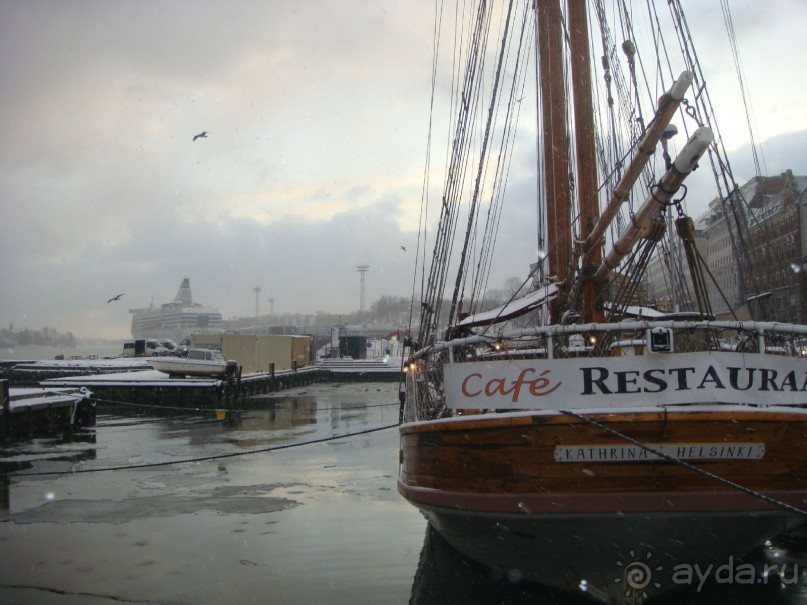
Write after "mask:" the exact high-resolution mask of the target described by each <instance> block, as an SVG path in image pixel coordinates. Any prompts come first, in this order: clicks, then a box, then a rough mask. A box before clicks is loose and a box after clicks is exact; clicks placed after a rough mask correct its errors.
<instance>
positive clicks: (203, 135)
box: [193, 130, 207, 141]
mask: <svg viewBox="0 0 807 605" xmlns="http://www.w3.org/2000/svg"><path fill="white" fill-rule="evenodd" d="M206 138H207V131H206V130H205V131H203V132H200V133H199V134H197V135H195V136H194V137H193V140H194V141H195V140H196V139H206Z"/></svg>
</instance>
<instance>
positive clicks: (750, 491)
mask: <svg viewBox="0 0 807 605" xmlns="http://www.w3.org/2000/svg"><path fill="white" fill-rule="evenodd" d="M558 411H559V412H560V413H561V414H566V415H568V416H573V417H574V418H578V419H579V420H582V421H584V422H587V423H588V424H591V425H592V426H596V427H597V428H599V429H602V430H603V431H605V432H606V433H609V434H611V435H614V436H615V437H619V438H620V439H624V440H625V441H627V442H628V443H631V444H633V445H635V446H638V447H640V448H642V449H643V450H646V451H648V452H650V453H651V454H655V455H656V456H658V457H659V458H664V459H665V460H667V461H669V462H674V463H675V464H679V465H681V466H683V467H685V468H688V469H689V470H692V471H695V472H696V473H700V474H701V475H703V476H705V477H709V478H710V479H714V480H715V481H717V482H719V483H722V484H723V485H726V486H728V487H731V488H734V489H736V490H739V491H741V492H743V493H745V494H748V495H749V496H753V497H755V498H759V499H760V500H764V501H765V502H767V503H768V504H773V505H774V506H778V507H779V508H783V509H785V510H788V511H790V512H793V513H798V514H799V515H804V516H807V511H805V510H802V509H800V508H797V507H795V506H792V505H790V504H788V503H787V502H782V501H781V500H777V499H776V498H771V497H770V496H766V495H765V494H762V493H760V492H758V491H756V490H753V489H750V488H748V487H745V486H743V485H740V484H739V483H734V481H731V480H729V479H726V478H725V477H721V476H720V475H715V474H714V473H710V472H709V471H707V470H705V469H702V468H700V467H699V466H695V465H694V464H690V463H689V462H686V461H685V460H681V459H680V458H676V457H674V456H670V455H669V454H665V453H664V452H662V451H660V450H657V449H656V448H654V447H653V446H650V445H647V444H645V443H641V442H640V441H637V440H636V439H634V438H633V437H628V436H627V435H625V434H624V433H620V432H619V431H616V430H614V429H612V428H610V427H608V426H605V425H604V424H602V423H601V422H597V421H596V420H594V419H593V418H588V417H586V416H583V415H582V414H578V413H577V412H572V411H570V410H558Z"/></svg>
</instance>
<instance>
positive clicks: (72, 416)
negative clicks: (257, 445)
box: [0, 360, 401, 438]
mask: <svg viewBox="0 0 807 605" xmlns="http://www.w3.org/2000/svg"><path fill="white" fill-rule="evenodd" d="M351 361H352V360H351ZM0 363H2V362H0ZM0 373H1V374H2V376H3V378H4V379H2V380H0V383H2V384H3V388H4V392H3V400H2V401H3V415H2V417H0V420H1V421H2V424H0V437H2V438H28V437H31V436H35V435H40V434H50V435H53V434H56V433H61V432H65V431H70V430H73V429H75V428H78V427H81V426H94V424H95V411H96V406H98V407H99V408H100V409H105V408H107V409H109V407H119V406H120V405H127V404H129V405H135V406H138V405H139V406H144V407H145V408H148V413H153V414H155V415H161V414H162V413H168V414H174V413H176V410H177V408H180V409H188V410H191V409H192V410H209V411H210V412H214V413H215V414H216V416H217V418H220V419H225V418H227V417H228V413H229V411H231V410H241V409H245V408H247V409H248V408H250V407H251V406H253V405H260V403H258V400H259V399H260V396H261V395H266V394H269V393H274V392H278V391H283V390H286V389H292V388H298V387H304V386H306V385H310V384H313V383H318V382H331V381H337V382H354V381H364V382H367V381H394V380H399V379H400V377H401V369H400V367H398V366H397V364H389V363H380V362H377V361H363V360H356V361H353V362H352V363H351V362H350V361H348V360H337V361H336V362H335V363H334V362H331V363H325V364H322V363H317V364H314V365H307V366H303V367H301V368H297V367H295V366H294V364H293V367H292V369H290V370H282V371H275V370H274V365H273V364H270V370H269V372H258V373H251V374H244V375H242V373H241V368H240V367H238V368H236V367H235V366H234V365H233V366H231V367H230V368H229V369H228V372H227V374H226V375H225V376H224V377H222V378H176V377H169V376H168V375H167V374H164V373H162V372H159V371H157V370H154V369H151V367H150V366H148V369H146V368H145V367H144V365H143V363H142V362H141V361H140V360H136V361H134V363H127V362H124V361H120V362H117V363H112V362H107V363H100V362H98V361H97V360H84V363H74V364H70V366H69V367H68V366H67V364H64V363H61V364H58V363H56V364H50V363H42V362H22V363H17V364H15V365H14V364H7V365H6V366H5V367H4V368H2V369H0ZM12 384H13V385H14V388H10V385H12Z"/></svg>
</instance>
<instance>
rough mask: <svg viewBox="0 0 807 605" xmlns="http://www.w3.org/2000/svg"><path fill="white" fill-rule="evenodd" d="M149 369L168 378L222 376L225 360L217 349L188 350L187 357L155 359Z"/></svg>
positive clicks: (225, 369) (225, 368) (225, 366)
mask: <svg viewBox="0 0 807 605" xmlns="http://www.w3.org/2000/svg"><path fill="white" fill-rule="evenodd" d="M149 363H150V364H151V367H152V368H154V369H155V370H159V371H160V372H165V373H166V374H168V375H169V376H205V377H209V376H224V374H225V373H226V371H227V360H226V359H224V355H222V353H221V351H219V350H217V349H188V356H187V357H155V358H153V359H150V360H149Z"/></svg>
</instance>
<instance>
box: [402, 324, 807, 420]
mask: <svg viewBox="0 0 807 605" xmlns="http://www.w3.org/2000/svg"><path fill="white" fill-rule="evenodd" d="M703 351H720V352H723V353H726V352H728V353H737V354H747V353H755V354H758V353H764V354H767V355H781V356H787V357H798V358H803V359H804V360H805V361H807V325H801V324H786V323H777V322H728V321H726V322H721V321H625V322H616V323H608V324H575V325H569V326H536V327H532V328H521V329H516V330H508V331H500V332H497V333H495V334H469V335H467V336H463V337H459V338H454V339H452V340H449V341H443V342H437V343H435V344H433V345H430V346H428V347H425V348H422V349H420V350H418V351H416V352H415V353H414V354H413V355H412V356H411V357H410V359H409V360H408V362H407V364H406V366H405V370H406V372H407V397H406V407H405V410H404V420H405V421H408V422H411V421H415V420H418V419H426V418H429V419H433V418H439V417H445V416H451V415H453V412H451V410H449V409H447V408H445V405H444V390H443V371H442V370H443V365H444V364H446V363H463V362H472V361H499V360H516V359H568V358H574V357H618V356H624V355H652V354H688V353H694V352H703Z"/></svg>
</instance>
